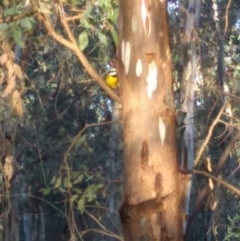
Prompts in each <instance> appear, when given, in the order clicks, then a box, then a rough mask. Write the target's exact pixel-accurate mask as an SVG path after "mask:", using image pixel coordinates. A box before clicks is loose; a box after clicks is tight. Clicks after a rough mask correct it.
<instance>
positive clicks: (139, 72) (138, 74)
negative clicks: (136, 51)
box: [136, 59, 143, 77]
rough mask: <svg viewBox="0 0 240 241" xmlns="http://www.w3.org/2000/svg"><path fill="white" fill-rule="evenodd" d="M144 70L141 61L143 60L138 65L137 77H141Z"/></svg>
mask: <svg viewBox="0 0 240 241" xmlns="http://www.w3.org/2000/svg"><path fill="white" fill-rule="evenodd" d="M142 68H143V66H142V61H141V59H138V61H137V64H136V75H137V77H139V76H140V75H141V73H142Z"/></svg>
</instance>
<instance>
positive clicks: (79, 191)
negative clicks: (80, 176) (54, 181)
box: [73, 188, 83, 194]
mask: <svg viewBox="0 0 240 241" xmlns="http://www.w3.org/2000/svg"><path fill="white" fill-rule="evenodd" d="M73 192H75V193H77V194H82V193H83V192H82V190H81V189H79V188H73Z"/></svg>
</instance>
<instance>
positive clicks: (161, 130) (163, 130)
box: [158, 116, 166, 145]
mask: <svg viewBox="0 0 240 241" xmlns="http://www.w3.org/2000/svg"><path fill="white" fill-rule="evenodd" d="M158 129H159V135H160V139H161V143H162V145H164V140H165V135H166V127H165V124H164V122H163V120H162V118H161V116H159V119H158Z"/></svg>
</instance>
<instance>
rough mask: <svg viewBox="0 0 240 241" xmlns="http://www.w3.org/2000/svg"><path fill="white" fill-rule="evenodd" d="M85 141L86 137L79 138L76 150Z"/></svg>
mask: <svg viewBox="0 0 240 241" xmlns="http://www.w3.org/2000/svg"><path fill="white" fill-rule="evenodd" d="M85 141H86V135H83V136H81V138H79V139H78V140H77V143H76V149H77V148H78V147H80V146H81V145H82V144H83V143H84V142H85Z"/></svg>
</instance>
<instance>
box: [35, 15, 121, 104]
mask: <svg viewBox="0 0 240 241" xmlns="http://www.w3.org/2000/svg"><path fill="white" fill-rule="evenodd" d="M37 17H38V19H39V21H41V22H43V24H44V25H45V27H46V29H47V31H48V33H49V34H50V35H51V36H52V37H53V38H54V39H55V40H56V41H57V42H59V43H61V44H62V45H64V46H65V47H67V48H69V49H70V50H72V51H73V52H74V53H75V54H76V56H77V57H78V59H79V61H80V62H81V63H82V65H83V67H84V68H85V69H86V71H87V73H88V74H89V75H90V76H91V77H92V78H93V79H94V80H96V81H97V82H98V84H99V85H100V86H101V87H102V88H103V90H104V91H105V92H106V93H107V94H108V95H109V96H110V97H111V98H112V99H114V100H115V101H117V102H119V103H121V99H120V97H119V96H118V95H117V94H116V93H115V92H114V91H113V90H112V89H111V88H109V87H108V86H107V84H106V83H105V81H104V80H103V79H102V77H101V76H100V75H99V74H98V73H97V72H96V71H95V69H94V68H93V67H92V66H91V64H90V63H89V61H88V60H87V58H86V56H85V55H84V53H83V52H82V51H81V50H80V49H79V47H78V44H77V42H76V40H75V38H74V36H73V34H72V32H71V30H70V29H69V26H68V24H67V21H66V20H65V19H64V18H63V17H62V18H61V22H62V24H63V26H64V29H65V31H66V32H67V35H68V38H69V40H70V41H69V40H66V39H65V38H63V37H62V36H61V35H59V34H58V33H57V32H56V31H55V30H54V28H53V26H52V24H51V23H50V21H49V18H48V17H47V15H46V14H43V13H39V14H38V15H37Z"/></svg>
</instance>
